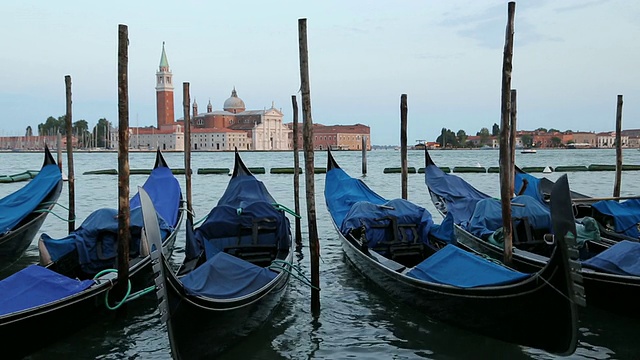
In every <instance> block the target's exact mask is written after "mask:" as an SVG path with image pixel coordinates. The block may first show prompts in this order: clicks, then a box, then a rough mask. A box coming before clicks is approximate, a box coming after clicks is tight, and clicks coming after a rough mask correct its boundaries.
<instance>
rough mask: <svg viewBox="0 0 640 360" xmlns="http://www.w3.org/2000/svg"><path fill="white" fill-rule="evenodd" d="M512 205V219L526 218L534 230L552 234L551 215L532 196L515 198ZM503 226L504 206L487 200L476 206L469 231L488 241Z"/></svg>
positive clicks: (498, 201)
mask: <svg viewBox="0 0 640 360" xmlns="http://www.w3.org/2000/svg"><path fill="white" fill-rule="evenodd" d="M511 203H512V206H511V217H512V219H514V220H516V219H518V218H524V217H526V218H527V220H528V221H529V224H530V225H531V226H532V227H533V228H534V229H536V230H538V229H540V230H543V229H544V230H548V231H549V232H551V213H550V212H549V209H548V208H547V207H546V206H544V205H543V204H541V203H540V202H539V201H538V200H536V199H534V198H532V197H531V196H527V195H520V196H516V197H515V198H513V200H511ZM513 204H515V205H513ZM502 226H503V223H502V204H501V203H500V200H496V199H485V200H480V201H478V203H477V204H476V207H475V209H474V212H473V217H472V218H471V221H470V222H469V227H468V228H467V230H468V231H469V232H470V233H472V234H473V235H475V236H477V237H479V238H482V239H486V238H487V237H488V236H489V235H491V234H493V233H494V232H495V231H496V230H498V229H499V228H501V227H502Z"/></svg>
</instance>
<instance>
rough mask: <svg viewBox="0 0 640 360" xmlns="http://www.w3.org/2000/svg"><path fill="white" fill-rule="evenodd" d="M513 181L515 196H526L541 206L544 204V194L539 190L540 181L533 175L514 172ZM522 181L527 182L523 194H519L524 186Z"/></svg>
mask: <svg viewBox="0 0 640 360" xmlns="http://www.w3.org/2000/svg"><path fill="white" fill-rule="evenodd" d="M514 180H515V181H514V188H515V192H516V194H520V195H528V196H531V197H532V198H534V199H536V200H538V202H540V203H541V204H546V201H545V200H544V194H543V193H542V190H541V188H540V179H538V178H537V177H535V176H533V175H529V174H527V173H523V172H519V171H516V172H515V179H514ZM524 180H526V181H527V186H526V188H525V190H524V192H521V191H522V187H523V186H524Z"/></svg>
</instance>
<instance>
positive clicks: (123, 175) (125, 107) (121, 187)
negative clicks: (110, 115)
mask: <svg viewBox="0 0 640 360" xmlns="http://www.w3.org/2000/svg"><path fill="white" fill-rule="evenodd" d="M128 47H129V29H128V27H127V25H122V24H120V25H118V283H117V284H116V286H115V287H114V295H115V296H116V298H117V299H118V300H120V299H122V297H124V295H125V293H126V288H127V283H128V281H129V242H130V240H131V235H130V233H129V224H130V221H131V210H130V208H129V79H128V77H129V52H128Z"/></svg>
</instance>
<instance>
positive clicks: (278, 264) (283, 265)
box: [269, 259, 320, 291]
mask: <svg viewBox="0 0 640 360" xmlns="http://www.w3.org/2000/svg"><path fill="white" fill-rule="evenodd" d="M269 269H270V270H281V271H284V272H286V273H289V275H291V276H292V277H293V278H294V279H296V280H299V281H300V282H301V283H303V284H304V285H307V286H309V287H310V288H312V289H314V290H317V291H320V288H319V287H316V286H314V285H313V284H312V283H311V280H309V279H307V277H306V276H305V275H304V274H303V272H302V270H301V269H300V267H299V266H296V265H294V264H292V263H289V262H286V261H284V260H277V259H276V260H273V261H272V262H271V265H269Z"/></svg>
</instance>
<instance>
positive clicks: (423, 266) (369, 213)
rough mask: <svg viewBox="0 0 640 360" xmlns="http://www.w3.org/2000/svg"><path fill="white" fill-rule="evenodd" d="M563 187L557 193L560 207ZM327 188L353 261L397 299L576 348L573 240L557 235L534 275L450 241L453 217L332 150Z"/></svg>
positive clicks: (503, 335)
mask: <svg viewBox="0 0 640 360" xmlns="http://www.w3.org/2000/svg"><path fill="white" fill-rule="evenodd" d="M562 191H563V189H562V188H559V190H558V194H556V193H555V192H554V197H553V201H554V207H555V206H556V201H557V199H560V201H561V200H562V196H563V194H562ZM324 195H325V199H326V206H327V209H328V211H329V213H330V214H331V219H332V221H333V224H334V226H335V228H336V230H337V232H338V235H339V237H340V240H341V242H342V249H343V251H344V253H345V254H346V256H347V258H348V260H349V261H350V262H351V263H352V264H353V265H354V267H355V268H356V269H357V270H358V271H359V272H361V273H362V274H363V275H364V276H365V277H366V278H367V279H369V280H371V281H372V282H374V283H375V284H377V285H378V286H379V287H380V288H382V289H384V290H385V291H386V292H387V293H388V294H389V295H390V296H392V297H393V298H395V299H399V300H401V301H403V302H404V303H406V304H408V305H409V306H412V307H413V308H415V309H416V310H418V311H421V312H422V313H424V314H425V315H426V316H428V317H430V318H432V319H435V320H439V321H443V322H446V323H449V324H451V325H454V326H457V327H459V328H462V329H466V330H470V331H473V332H475V333H478V334H481V335H485V336H489V337H492V338H496V339H499V340H502V341H506V342H510V343H514V344H519V345H524V346H529V347H534V348H538V349H542V350H545V351H547V352H550V353H555V354H563V355H568V354H571V353H573V352H574V350H575V348H576V342H577V321H578V320H577V319H578V315H577V304H583V303H584V298H583V297H582V296H581V293H580V291H579V287H580V281H581V279H580V275H579V274H578V273H576V272H575V270H572V269H575V268H579V267H580V264H579V263H577V262H576V261H575V259H576V258H577V254H575V251H574V250H571V249H569V248H568V246H567V245H566V242H571V239H569V238H567V239H566V241H565V238H564V236H556V237H555V241H556V242H557V243H558V246H557V247H556V250H555V251H554V252H553V254H552V256H551V258H550V261H548V263H547V264H546V266H545V267H544V268H543V269H542V270H538V271H537V272H534V273H530V274H527V273H522V272H517V271H515V270H512V269H510V268H507V267H505V266H503V265H502V264H499V263H497V262H493V261H490V260H488V259H486V258H485V257H482V256H479V254H477V253H475V252H473V251H472V250H470V249H466V250H463V249H462V248H460V247H456V246H454V245H452V244H446V243H445V244H444V245H442V241H446V240H447V237H446V236H445V235H444V234H445V233H446V231H444V233H443V232H442V230H443V229H442V228H443V227H446V226H447V225H446V224H441V225H440V226H437V225H434V224H433V220H432V217H431V214H430V213H429V212H428V211H427V210H426V209H424V208H422V207H420V206H418V205H415V204H413V203H411V202H408V201H406V200H402V199H393V200H387V199H385V198H383V197H381V196H380V195H378V194H377V193H375V192H374V191H373V190H371V189H370V188H369V187H368V186H367V185H366V184H365V183H364V182H362V181H361V180H359V179H355V178H352V177H350V176H349V175H348V174H347V173H346V172H345V171H344V170H342V169H341V168H340V167H339V166H338V164H337V163H336V161H335V160H334V158H333V156H332V155H331V152H330V151H329V152H328V164H327V175H326V177H325V193H324ZM564 196H566V195H564ZM558 206H564V204H563V203H559V204H558ZM554 211H556V210H554ZM569 214H570V213H569ZM566 218H567V215H566V213H565V214H564V215H563V216H558V218H557V219H555V220H556V221H554V226H555V227H557V230H558V231H557V234H562V235H564V234H567V233H568V232H572V233H574V232H575V229H572V228H571V226H570V225H572V222H571V221H569V222H567V221H564V220H565V219H566Z"/></svg>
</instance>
